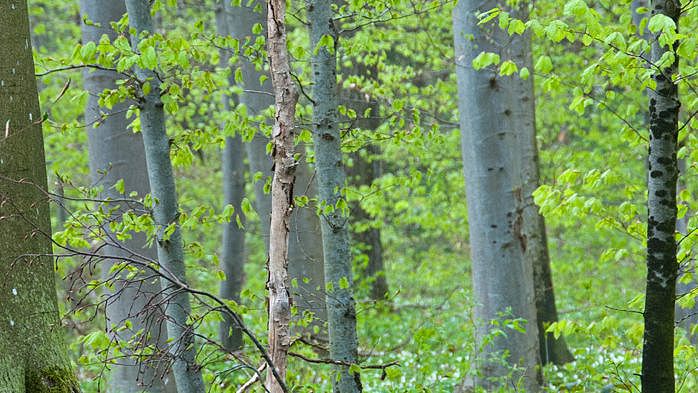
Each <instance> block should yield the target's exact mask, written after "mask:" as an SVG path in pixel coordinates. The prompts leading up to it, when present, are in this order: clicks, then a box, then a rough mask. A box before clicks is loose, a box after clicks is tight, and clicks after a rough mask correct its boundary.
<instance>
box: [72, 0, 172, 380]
mask: <svg viewBox="0 0 698 393" xmlns="http://www.w3.org/2000/svg"><path fill="white" fill-rule="evenodd" d="M80 12H81V14H82V16H83V17H86V18H88V19H89V20H90V21H92V22H94V23H96V24H98V26H97V25H95V24H90V25H86V24H84V23H83V24H82V39H83V43H87V42H90V41H92V42H95V43H97V42H99V40H100V38H101V37H102V35H103V34H106V35H107V36H108V37H109V38H110V39H112V40H113V39H114V38H116V33H115V32H114V31H113V30H112V29H111V27H110V23H111V22H115V21H118V20H119V19H121V17H122V16H123V15H124V14H125V13H126V5H125V4H124V2H123V1H114V0H81V1H80ZM118 79H119V75H118V74H117V73H116V72H112V71H103V70H96V71H87V72H85V74H84V86H85V90H87V92H88V93H89V99H88V103H87V108H86V109H85V123H86V124H88V125H91V124H96V125H97V126H95V127H92V126H88V146H89V158H90V174H91V176H92V181H93V186H102V187H103V191H102V193H101V198H104V199H107V198H111V199H115V200H118V199H123V198H126V197H128V195H129V194H130V192H131V191H136V192H137V193H138V195H139V196H141V197H142V196H145V195H146V194H148V193H149V192H150V184H149V182H148V176H147V172H146V170H145V167H146V163H145V150H144V148H143V139H142V137H141V135H140V134H136V133H134V132H132V131H131V130H129V129H127V125H128V122H127V119H126V116H125V112H126V109H127V108H128V105H127V104H125V103H120V104H117V105H115V106H114V107H113V108H112V109H110V110H109V109H106V108H104V110H103V109H102V108H100V106H99V95H100V94H101V93H102V92H103V91H104V90H106V89H115V88H116V81H117V80H118ZM120 179H123V181H124V190H125V194H124V195H122V194H120V193H119V192H118V191H117V190H115V189H114V188H113V186H114V184H116V182H117V181H119V180H120ZM108 208H109V209H113V208H117V210H115V214H114V217H113V218H114V219H118V217H119V216H120V215H121V213H123V212H125V211H127V210H128V209H129V207H128V206H118V205H114V204H110V206H109V207H108ZM104 227H105V228H104V229H105V231H106V232H107V233H109V231H108V225H105V226H104ZM108 236H109V238H108V239H107V246H106V247H104V248H102V250H103V252H104V254H105V255H111V256H115V257H119V256H122V257H125V258H131V259H132V258H134V257H135V256H134V255H133V253H137V254H139V255H141V256H144V257H146V258H149V259H151V260H156V259H157V254H156V251H155V249H154V248H153V247H147V246H146V240H147V239H146V238H145V235H144V234H142V233H133V234H132V238H131V239H129V240H126V241H123V242H118V243H117V240H116V239H115V237H114V236H110V235H108ZM105 262H106V263H105V266H104V267H103V270H104V271H105V272H109V271H110V269H111V266H113V265H114V264H115V263H120V262H121V261H119V260H118V259H109V260H106V261H105ZM123 275H126V273H124V274H123ZM147 275H149V274H148V273H146V274H144V276H147ZM159 291H160V280H158V279H152V278H151V279H145V278H144V277H139V276H137V277H134V279H133V280H130V281H129V280H126V279H125V277H123V276H120V277H117V279H116V281H115V282H114V288H113V291H112V292H111V296H114V297H113V298H111V300H110V301H108V302H107V305H106V316H107V321H106V323H107V330H108V331H109V334H110V336H111V337H112V339H114V340H115V341H117V342H120V343H121V344H122V345H123V346H124V347H125V348H123V349H122V350H121V351H122V353H124V354H128V353H129V349H128V347H127V346H126V343H128V342H129V340H132V339H133V340H135V341H140V342H142V343H143V344H144V345H151V344H164V343H165V342H166V339H167V337H166V335H167V334H166V332H165V331H164V330H163V329H161V324H160V323H158V322H157V321H158V320H159V319H160V317H161V315H159V314H160V313H159V310H157V309H152V305H153V304H157V301H156V300H154V298H155V297H157V294H158V293H159ZM148 305H150V306H151V309H148V308H147V307H148ZM126 320H130V321H131V324H132V328H130V329H124V330H120V331H119V330H118V328H121V327H123V325H124V322H125V321H126ZM149 321H150V322H151V323H149ZM153 321H155V322H153ZM141 329H143V334H142V335H140V336H137V337H136V338H135V339H134V336H136V333H137V332H139V331H141ZM158 340H159V342H158ZM152 364H157V363H156V362H153V363H152ZM111 370H112V371H111V378H110V382H109V385H108V386H109V391H111V392H115V393H136V392H142V391H144V390H145V391H147V392H164V391H165V390H166V388H165V384H164V383H163V380H162V378H161V377H162V375H161V374H162V373H163V370H158V369H157V367H153V366H151V364H149V363H148V362H145V363H144V364H139V362H138V360H137V359H136V358H135V357H127V358H124V359H123V360H121V361H119V363H118V364H115V365H113V366H112V367H111Z"/></svg>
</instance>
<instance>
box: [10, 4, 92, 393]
mask: <svg viewBox="0 0 698 393" xmlns="http://www.w3.org/2000/svg"><path fill="white" fill-rule="evenodd" d="M0 36H2V37H3V39H2V42H1V43H0V120H1V122H2V132H1V133H0V134H1V135H0V276H2V277H3V279H2V281H1V282H0V392H2V393H24V392H26V393H49V392H51V393H74V392H78V391H79V388H78V384H77V380H76V378H75V376H74V375H73V371H72V370H71V366H70V361H69V359H68V356H67V349H66V346H65V342H64V336H63V330H62V328H61V321H60V319H59V317H58V305H57V299H56V287H55V278H54V271H53V260H52V258H51V256H50V254H51V252H52V250H51V240H50V236H51V222H50V215H49V205H48V198H47V195H46V190H47V180H46V166H45V158H44V148H43V137H42V133H41V119H42V115H41V112H40V110H39V101H38V95H37V86H36V79H35V77H34V61H33V59H32V49H31V43H30V39H29V17H28V13H27V3H26V1H3V2H1V3H0Z"/></svg>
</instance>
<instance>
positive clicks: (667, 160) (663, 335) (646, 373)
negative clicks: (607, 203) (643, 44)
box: [641, 0, 681, 393]
mask: <svg viewBox="0 0 698 393" xmlns="http://www.w3.org/2000/svg"><path fill="white" fill-rule="evenodd" d="M652 7H653V8H652V15H658V14H664V15H666V16H668V17H669V18H671V19H672V20H673V21H674V22H675V23H676V26H678V25H679V15H680V4H679V2H678V1H675V0H665V1H654V2H652ZM659 34H661V33H658V34H656V35H655V36H654V37H653V39H652V41H651V44H652V53H651V56H650V59H651V61H652V62H653V63H654V64H657V63H658V61H659V59H660V58H661V57H662V56H663V55H664V53H666V52H667V51H668V50H671V48H666V47H662V46H661V45H659V43H658V39H659ZM676 46H678V44H676ZM677 72H678V55H677V57H676V59H675V61H674V63H673V64H672V65H670V66H668V67H666V68H663V69H662V70H661V71H656V72H655V75H654V76H653V78H654V80H655V82H656V84H657V86H656V88H655V89H654V90H649V122H650V141H649V158H648V177H647V191H648V197H647V216H648V219H647V289H646V292H645V312H644V322H645V332H644V339H643V346H642V378H641V379H642V392H643V393H650V392H652V393H665V392H671V393H673V392H674V389H675V388H674V385H675V381H674V324H675V320H674V314H675V311H674V306H675V293H676V277H677V275H678V263H677V261H676V239H675V233H676V213H677V208H676V184H677V179H678V174H679V170H678V162H677V157H676V150H677V146H676V143H677V137H678V119H679V107H680V105H681V103H680V101H679V93H678V87H677V86H676V83H675V82H674V76H675V75H676V73H677Z"/></svg>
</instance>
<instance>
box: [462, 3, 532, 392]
mask: <svg viewBox="0 0 698 393" xmlns="http://www.w3.org/2000/svg"><path fill="white" fill-rule="evenodd" d="M496 6H498V3H497V2H495V1H485V2H481V1H470V0H461V1H460V2H458V4H457V5H456V8H455V9H454V13H453V24H454V38H455V49H456V52H455V53H456V76H457V80H458V101H459V102H458V103H459V111H460V124H461V132H462V135H461V142H462V152H463V164H464V171H465V182H466V190H467V204H468V217H469V218H468V221H469V227H470V247H471V259H472V279H473V294H474V296H475V310H474V316H475V320H476V321H475V322H476V326H477V331H476V336H477V341H478V345H479V346H480V347H479V348H478V349H479V350H480V351H482V353H481V356H480V358H479V359H478V360H477V364H476V365H475V368H476V369H477V372H478V381H477V383H478V384H479V385H481V386H483V387H485V388H487V389H488V390H494V389H496V388H498V387H504V386H507V387H509V388H510V387H511V384H512V383H518V382H519V379H521V381H522V385H523V386H522V387H523V388H525V389H526V391H528V392H537V391H540V384H541V382H542V377H541V373H540V368H539V363H540V359H539V351H538V349H539V344H538V328H537V322H536V320H537V318H536V310H535V297H534V288H533V266H532V264H531V261H530V259H529V258H527V255H526V250H527V241H528V240H527V238H526V232H525V230H526V228H527V226H526V225H525V224H524V219H525V218H526V216H527V209H525V198H524V192H525V191H526V190H524V188H523V187H524V184H523V182H524V180H525V179H524V176H526V175H525V174H524V171H525V169H524V168H522V163H523V158H524V156H523V154H524V152H523V151H521V149H520V148H519V145H520V144H521V143H523V140H522V138H524V137H527V136H524V135H522V134H521V133H520V131H519V129H518V124H517V121H516V120H509V118H511V119H517V118H518V117H517V116H518V115H519V114H518V113H516V112H517V111H520V110H521V106H520V105H519V104H516V105H513V104H515V103H512V102H511V101H512V100H517V99H522V97H521V94H522V93H523V92H521V91H519V90H518V89H517V88H516V85H517V81H516V79H517V78H518V76H509V77H502V76H499V74H498V73H497V70H496V69H495V68H492V67H490V68H487V69H484V70H481V71H477V70H474V69H473V68H472V60H473V59H474V58H475V57H476V56H477V55H478V54H479V53H480V52H482V51H487V52H495V53H498V52H500V51H501V50H505V51H506V50H511V49H514V47H515V46H516V44H514V43H512V39H511V38H510V37H509V35H508V34H507V33H506V32H504V31H502V30H501V29H500V28H499V27H498V26H496V25H493V24H485V25H481V26H478V19H477V15H478V14H479V13H480V12H484V11H488V10H490V9H492V8H494V7H496ZM502 55H503V56H502V57H503V58H506V57H507V56H506V54H505V53H502ZM529 98H530V99H532V98H533V97H529ZM531 121H532V119H531ZM517 318H521V319H524V320H525V321H526V324H525V329H526V330H525V332H524V333H521V332H518V331H516V330H514V329H511V328H507V327H504V325H500V326H501V327H503V328H504V331H505V333H506V336H504V335H498V336H495V337H493V336H492V335H491V331H490V329H489V328H490V324H491V322H492V321H495V320H497V321H499V322H500V323H501V322H503V321H502V320H503V319H504V320H506V319H517ZM489 339H491V340H489ZM506 354H508V356H507V355H506ZM502 357H506V364H508V366H506V365H503V364H502V363H501V362H499V361H498V359H501V358H502ZM513 366H516V367H517V370H514V372H513V375H512V377H513V379H512V380H510V381H503V380H502V378H504V377H506V376H507V375H509V373H510V372H511V371H512V370H511V367H513Z"/></svg>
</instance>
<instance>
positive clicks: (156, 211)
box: [126, 0, 205, 393]
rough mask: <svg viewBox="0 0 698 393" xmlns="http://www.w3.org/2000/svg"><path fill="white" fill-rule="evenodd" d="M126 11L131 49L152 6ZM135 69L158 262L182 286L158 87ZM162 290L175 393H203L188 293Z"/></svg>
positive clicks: (148, 25)
mask: <svg viewBox="0 0 698 393" xmlns="http://www.w3.org/2000/svg"><path fill="white" fill-rule="evenodd" d="M126 9H127V10H128V15H129V24H130V26H131V27H132V28H133V29H134V30H135V31H136V35H135V36H134V37H133V38H132V40H133V47H134V48H136V47H137V45H138V42H139V37H138V35H140V34H141V33H143V32H152V31H153V25H152V19H151V16H150V2H149V1H148V0H127V1H126ZM135 71H136V75H137V77H138V79H140V80H141V81H146V80H147V81H149V82H150V84H151V86H152V87H151V91H150V92H149V94H147V95H144V97H143V98H142V99H140V102H139V108H140V120H141V133H142V134H143V143H144V145H145V157H146V162H147V167H148V179H149V180H150V187H151V195H152V196H153V198H154V199H155V200H157V203H155V204H154V206H153V219H154V221H155V224H156V225H157V226H158V232H157V239H156V243H157V251H158V262H159V265H160V269H161V270H162V271H163V274H164V275H165V276H168V277H170V278H172V279H174V280H176V281H179V282H180V283H182V284H184V283H186V278H185V265H184V250H183V247H182V235H181V232H180V229H179V224H178V217H179V208H178V206H177V193H176V189H175V181H174V176H173V174H172V162H171V161H170V146H169V140H168V137H167V133H166V132H165V113H164V109H163V104H162V101H161V100H160V83H159V82H158V79H157V76H156V75H155V73H154V72H153V71H151V70H143V69H136V70H135ZM170 225H174V228H175V230H174V232H172V234H171V235H170V236H169V237H165V228H167V227H168V226H170ZM162 292H163V296H165V297H167V298H168V299H170V301H169V303H168V304H167V307H166V309H165V314H166V316H167V334H168V337H169V339H170V340H171V344H170V348H169V350H170V354H171V355H172V356H173V357H174V360H173V365H172V372H173V374H174V378H175V383H176V385H177V392H178V393H204V391H205V389H204V383H203V379H202V378H201V369H200V367H199V366H198V365H197V364H196V361H195V356H196V346H195V343H194V332H193V328H192V326H191V325H189V323H188V318H189V313H190V310H191V307H190V305H189V294H188V293H187V292H184V291H182V290H181V289H180V288H179V287H177V286H176V285H174V284H172V283H171V282H170V281H169V280H162Z"/></svg>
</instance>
